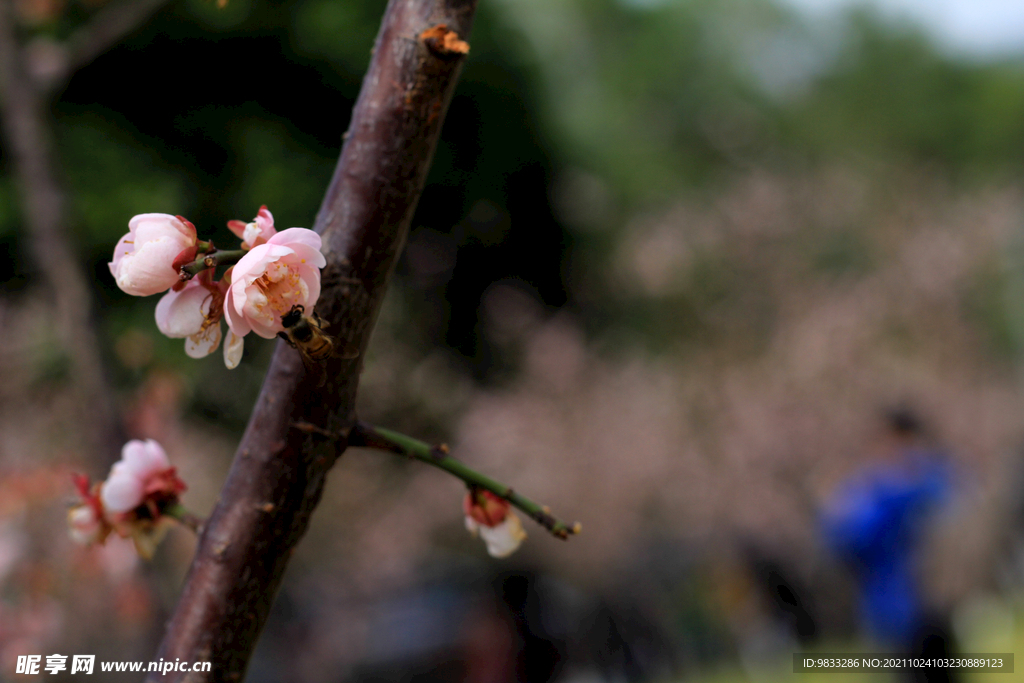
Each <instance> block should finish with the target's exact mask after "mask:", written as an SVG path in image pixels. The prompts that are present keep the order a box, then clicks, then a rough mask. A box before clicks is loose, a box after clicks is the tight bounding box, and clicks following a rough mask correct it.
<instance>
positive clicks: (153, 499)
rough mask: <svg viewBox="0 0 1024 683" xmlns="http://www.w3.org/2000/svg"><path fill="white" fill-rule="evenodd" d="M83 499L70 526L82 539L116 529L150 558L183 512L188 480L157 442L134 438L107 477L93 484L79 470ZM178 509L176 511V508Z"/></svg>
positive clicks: (75, 537)
mask: <svg viewBox="0 0 1024 683" xmlns="http://www.w3.org/2000/svg"><path fill="white" fill-rule="evenodd" d="M74 480H75V486H76V487H77V488H78V492H79V495H80V496H81V497H82V503H81V504H80V505H78V506H76V507H73V508H72V509H71V510H70V511H68V530H69V532H70V534H71V538H72V539H73V540H75V541H76V542H78V543H82V544H86V545H88V544H92V543H103V542H104V541H105V540H106V538H107V536H109V535H110V533H111V532H116V533H117V535H118V536H121V537H122V538H131V539H132V541H133V542H134V543H135V549H136V550H137V551H138V553H139V555H141V556H142V557H144V558H146V559H149V558H151V557H152V556H153V553H154V552H155V551H156V547H157V545H158V544H159V543H160V540H161V539H162V538H163V537H164V534H166V533H167V530H168V528H170V526H171V522H172V517H174V518H180V517H178V516H179V515H180V514H181V512H180V509H181V505H180V503H179V501H178V495H179V494H180V493H181V492H182V491H184V490H185V483H184V482H183V481H181V479H179V478H178V475H177V472H176V470H175V468H173V467H171V464H170V462H169V461H168V460H167V454H166V453H164V449H163V448H161V447H160V444H158V443H157V442H156V441H153V440H152V439H150V440H148V441H138V440H135V441H129V442H128V443H126V444H125V445H124V448H123V449H122V450H121V459H120V460H119V461H117V462H116V463H114V466H113V467H112V468H111V470H110V475H109V476H108V477H107V480H106V481H104V482H101V483H96V484H93V485H91V486H90V484H89V478H88V477H86V476H84V475H75V477H74ZM175 508H177V510H175Z"/></svg>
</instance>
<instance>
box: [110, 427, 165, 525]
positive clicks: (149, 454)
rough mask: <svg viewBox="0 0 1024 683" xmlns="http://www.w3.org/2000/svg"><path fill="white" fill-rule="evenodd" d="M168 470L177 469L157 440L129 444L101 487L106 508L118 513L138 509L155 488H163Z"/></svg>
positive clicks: (125, 446)
mask: <svg viewBox="0 0 1024 683" xmlns="http://www.w3.org/2000/svg"><path fill="white" fill-rule="evenodd" d="M168 470H173V468H172V467H171V463H170V461H169V460H168V459H167V454H166V453H164V449H163V448H161V447H160V444H158V443H157V442H156V441H153V440H152V439H148V440H146V441H139V440H137V439H135V440H132V441H129V442H128V443H126V444H125V445H124V448H123V449H122V450H121V459H120V460H119V461H117V462H116V463H114V466H113V467H112V468H111V470H110V476H108V477H107V480H106V481H105V482H103V486H102V487H101V488H100V501H101V502H102V503H103V507H104V509H106V510H107V512H111V513H114V514H118V513H124V512H128V511H129V510H133V509H135V508H137V507H138V506H139V505H141V504H142V502H143V500H144V499H145V498H146V496H147V494H150V493H152V492H153V489H154V487H158V488H162V480H163V479H165V478H166V475H167V472H168ZM172 477H173V473H172Z"/></svg>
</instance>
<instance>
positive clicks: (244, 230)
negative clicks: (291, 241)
mask: <svg viewBox="0 0 1024 683" xmlns="http://www.w3.org/2000/svg"><path fill="white" fill-rule="evenodd" d="M228 229H229V230H230V231H231V232H233V233H235V235H236V236H237V237H239V238H241V239H242V249H252V248H253V247H255V246H259V245H260V244H266V243H267V242H268V241H269V240H270V238H271V237H273V236H274V235H276V234H277V230H275V229H274V216H273V214H271V213H270V211H269V210H268V209H267V207H266V205H263V206H261V207H260V211H259V213H258V214H256V218H254V219H253V220H252V222H250V223H243V222H242V221H228Z"/></svg>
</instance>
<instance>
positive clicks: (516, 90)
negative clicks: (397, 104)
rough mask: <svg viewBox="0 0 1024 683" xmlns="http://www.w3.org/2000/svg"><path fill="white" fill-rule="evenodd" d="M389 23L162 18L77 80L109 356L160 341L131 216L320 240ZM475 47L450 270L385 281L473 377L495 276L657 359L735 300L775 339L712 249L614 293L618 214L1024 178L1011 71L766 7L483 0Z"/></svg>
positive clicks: (179, 360) (313, 9)
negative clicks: (315, 225)
mask: <svg viewBox="0 0 1024 683" xmlns="http://www.w3.org/2000/svg"><path fill="white" fill-rule="evenodd" d="M384 5H385V2H384V0H372V1H369V0H287V1H285V0H231V2H229V3H228V6H227V8H225V9H223V10H222V9H218V8H217V7H216V6H215V4H214V3H211V2H208V1H207V0H182V1H180V2H173V3H171V4H170V5H169V6H168V7H167V8H166V9H165V10H163V11H162V12H161V13H159V14H158V15H157V16H156V17H155V18H154V19H153V20H152V22H150V23H149V24H147V25H146V26H144V27H142V28H141V29H140V30H139V31H138V32H137V33H136V34H135V35H133V36H131V37H129V38H128V39H127V40H126V41H125V44H124V45H123V46H121V47H119V48H117V49H115V50H112V51H111V52H110V53H108V54H107V55H104V56H103V57H101V58H100V59H99V60H97V62H96V63H94V64H93V65H91V66H90V67H88V68H86V69H85V70H83V71H82V72H80V73H79V74H78V75H76V77H75V80H74V81H72V83H71V86H70V87H69V88H68V90H67V91H66V92H65V93H64V94H63V96H62V98H61V99H60V100H59V101H58V102H56V104H55V110H54V111H55V117H56V124H57V138H58V143H59V144H58V147H57V152H58V154H59V157H60V160H61V163H62V166H63V170H64V175H65V177H66V179H67V181H68V184H69V186H70V188H71V192H72V211H71V221H72V228H73V229H74V238H75V239H76V240H77V242H78V246H79V247H80V249H81V252H82V254H83V256H84V257H85V258H87V259H88V262H89V268H90V270H91V271H92V272H95V273H96V276H97V280H98V288H99V290H100V291H99V296H100V301H101V303H102V321H103V325H104V334H105V335H106V336H107V339H108V341H109V342H110V345H111V346H113V345H114V341H115V338H116V337H117V336H118V335H121V334H124V332H125V331H126V330H128V329H140V330H148V332H147V334H149V333H153V330H152V329H151V323H150V316H151V315H152V306H153V305H155V299H153V300H152V301H150V300H145V301H129V298H128V297H125V296H124V295H122V294H121V293H119V292H117V291H116V290H115V289H113V287H112V283H111V282H110V281H109V278H108V277H106V265H105V262H106V260H107V259H108V258H109V251H110V248H111V246H112V245H113V244H114V242H115V241H116V239H117V238H118V237H119V236H120V235H121V234H122V233H123V232H124V231H125V230H126V224H127V221H128V219H129V218H130V217H131V216H132V215H133V214H136V213H140V212H148V211H166V212H170V213H177V214H182V215H185V216H187V217H189V218H190V219H192V220H193V221H194V222H196V224H197V226H199V228H200V231H201V233H202V234H205V235H214V237H215V239H221V240H227V239H228V233H227V231H226V230H225V229H224V227H223V225H224V221H226V220H228V219H231V218H240V219H249V218H251V217H252V216H253V215H255V212H256V210H257V208H258V207H259V206H260V204H268V205H269V206H270V208H271V210H272V211H274V213H275V215H276V216H277V217H278V224H279V226H281V227H290V226H292V225H305V226H309V225H310V224H311V223H312V221H313V217H314V216H315V213H316V210H317V207H318V205H319V201H320V197H321V194H322V190H323V188H324V186H325V185H326V183H327V181H328V180H329V178H330V175H331V173H332V171H333V166H334V162H335V160H336V158H337V154H338V151H339V150H340V145H341V135H342V133H343V132H344V130H345V128H346V125H347V123H346V122H347V120H348V115H349V113H348V112H349V111H350V108H351V105H352V103H353V100H354V97H355V95H356V93H357V90H358V85H359V80H360V78H361V74H362V72H363V70H364V69H365V67H366V64H367V63H368V60H369V56H370V48H371V46H372V43H373V37H374V35H375V33H376V30H377V26H378V22H379V18H380V16H381V14H382V12H383V9H384ZM76 17H77V15H74V16H71V17H70V18H69V19H66V20H65V23H67V22H71V23H74V21H77V19H76ZM66 29H67V27H66V26H64V25H63V24H61V27H60V28H59V30H56V29H54V28H53V27H52V26H50V27H45V28H43V29H39V30H40V31H48V32H51V33H53V32H56V33H57V34H63V33H66ZM470 42H471V44H472V52H471V54H470V58H469V60H468V62H467V65H466V68H465V71H464V76H463V80H462V83H461V85H460V90H459V92H458V94H457V96H456V100H455V102H454V103H453V106H452V109H451V112H450V115H449V119H448V125H447V126H446V128H445V131H444V139H443V140H442V142H441V145H440V147H439V149H438V153H437V156H436V160H435V164H434V168H433V170H432V172H431V176H430V185H429V187H428V188H427V190H426V191H425V193H424V196H423V202H422V205H421V210H420V212H419V213H418V215H417V217H416V220H415V222H414V228H413V234H412V236H411V240H412V241H416V240H417V239H419V236H420V235H426V236H427V237H429V238H430V240H434V242H431V243H430V244H431V245H434V246H431V247H430V248H431V249H434V248H435V247H437V245H438V244H439V245H441V246H440V247H437V248H438V249H441V250H442V251H443V250H444V249H447V248H448V246H446V245H451V247H452V248H453V249H457V250H458V254H459V259H458V261H457V262H455V263H454V264H449V265H445V264H444V263H442V264H441V266H438V267H439V268H442V269H441V270H439V271H438V272H440V273H441V275H440V276H438V277H434V276H431V277H428V278H424V277H423V276H422V274H420V273H418V272H417V271H416V270H415V267H414V266H415V264H411V263H409V262H403V265H402V266H401V267H400V269H399V283H398V286H400V287H402V288H404V289H405V290H406V295H405V300H407V301H409V302H417V303H416V305H415V306H411V307H412V308H415V309H416V313H414V314H413V315H412V319H411V320H409V321H407V322H406V323H405V324H404V325H403V326H402V327H403V332H402V334H404V335H406V336H407V337H409V338H410V339H414V340H417V345H418V346H419V347H421V348H423V349H424V353H426V352H427V351H428V350H429V349H430V348H432V347H437V346H441V347H445V348H454V349H456V350H457V351H459V352H460V353H461V355H462V356H463V357H464V358H466V359H468V362H470V363H471V364H475V366H474V367H475V374H476V376H477V377H478V378H482V379H486V377H487V374H488V372H489V368H497V367H500V366H501V361H500V359H499V358H496V356H495V354H497V353H498V352H497V351H495V350H494V349H493V348H490V349H489V348H488V345H487V341H486V338H485V337H486V335H485V333H484V332H483V331H482V329H481V324H480V321H479V316H478V308H479V306H480V303H479V302H480V300H481V297H482V295H483V292H484V291H485V290H486V289H487V288H488V287H489V286H490V285H491V284H492V283H494V282H498V281H515V282H518V283H521V284H522V285H523V286H525V287H526V288H528V289H530V290H531V291H532V292H534V294H535V295H536V297H537V298H538V299H540V300H541V301H542V302H543V303H544V304H547V305H548V306H550V307H561V306H566V305H568V306H569V307H571V308H572V309H573V310H574V311H575V312H576V313H577V315H579V316H580V318H581V319H582V320H583V322H584V323H585V325H586V326H587V327H588V329H590V330H592V331H608V330H617V331H618V332H619V333H621V332H622V331H623V330H626V331H629V332H630V333H631V334H636V335H639V336H640V337H641V338H646V339H648V340H651V341H653V342H654V343H653V345H654V346H655V347H669V346H671V343H672V340H677V339H682V340H686V339H690V340H693V339H696V340H698V341H701V340H703V341H704V342H706V341H710V340H712V339H713V338H714V334H713V332H714V330H715V329H720V325H719V324H718V323H717V322H714V321H715V320H719V318H720V316H719V313H720V310H721V309H722V307H723V306H724V305H726V304H728V302H731V301H740V302H741V304H742V306H743V307H744V310H745V311H747V310H753V311H754V314H753V315H752V316H746V317H744V316H741V317H739V318H736V319H737V320H741V319H742V321H743V324H745V325H747V326H748V327H751V329H754V330H755V331H756V330H758V329H761V330H763V329H764V328H765V326H767V325H769V324H770V318H771V315H772V313H771V311H770V310H767V309H764V308H763V307H759V306H760V305H759V304H758V303H757V301H754V302H753V303H751V302H750V298H751V296H754V298H755V299H756V296H755V295H752V294H750V291H751V278H752V277H755V276H754V275H753V274H751V273H746V272H740V271H737V270H736V267H735V266H734V265H732V264H729V263H723V262H721V260H718V261H716V260H715V259H716V258H717V257H715V256H714V255H710V256H709V257H708V260H707V261H706V262H705V261H703V260H702V261H700V263H699V264H698V265H699V267H696V268H694V269H692V271H691V272H690V273H689V274H687V275H686V277H685V278H684V279H685V280H686V281H685V282H680V283H676V284H677V286H675V287H673V288H672V293H671V294H670V295H665V296H663V297H659V296H649V295H640V294H624V293H622V292H619V291H617V289H616V283H615V282H614V281H613V279H612V278H608V277H606V276H605V275H604V274H605V273H607V272H608V271H609V270H610V269H611V268H612V265H613V262H614V259H615V258H616V253H617V251H618V250H619V249H620V247H621V243H622V240H623V238H624V235H625V234H626V232H627V229H628V228H627V226H628V220H627V219H628V218H629V217H630V216H634V215H636V214H637V213H638V212H641V211H645V210H651V209H657V208H658V207H664V206H666V205H669V204H671V203H673V202H674V201H676V200H677V198H678V197H679V196H680V195H681V194H683V193H688V194H689V195H690V196H695V195H698V194H699V193H701V192H710V191H713V190H714V188H715V187H717V186H719V185H721V184H722V183H723V182H725V181H727V180H728V179H729V178H731V177H733V176H735V175H737V174H739V173H743V172H747V171H748V170H749V169H751V168H755V167H757V168H766V169H783V170H785V169H794V168H795V169H799V168H803V167H810V166H813V165H814V164H818V163H822V162H825V161H828V160H837V159H838V160H841V161H843V162H844V163H850V164H857V163H872V164H875V165H876V167H881V168H885V167H886V164H889V165H896V166H899V165H907V164H910V165H927V167H928V168H930V169H933V170H935V171H937V172H938V173H940V174H946V175H948V176H949V177H951V178H957V179H962V180H966V181H969V182H974V181H977V180H979V179H985V178H993V177H1005V176H1009V175H1014V174H1019V173H1020V172H1021V170H1022V169H1021V162H1022V161H1024V158H1022V150H1024V63H1022V62H1019V61H1006V62H1003V63H968V62H963V61H956V60H954V59H952V58H949V57H946V56H943V54H942V53H941V52H940V51H938V50H937V49H936V48H935V46H933V45H932V44H931V43H930V42H929V41H928V40H927V39H926V38H925V37H924V36H923V35H922V34H919V33H915V32H914V31H912V30H910V29H907V28H906V27H901V28H894V27H892V26H888V25H885V24H883V23H881V22H880V21H879V20H878V19H876V18H874V17H873V16H872V15H870V14H867V13H863V12H862V13H855V14H852V15H850V16H849V17H847V19H846V20H845V21H844V22H843V23H842V25H841V26H830V27H816V26H812V25H808V24H806V23H805V22H804V20H802V19H801V18H800V17H799V16H797V15H795V14H793V13H791V12H790V11H788V10H784V9H781V8H779V7H777V6H775V5H774V4H772V3H771V2H768V1H767V0H678V1H675V2H658V3H636V2H622V1H619V0H560V1H557V2H552V1H551V0H496V1H495V2H484V3H481V5H480V10H479V16H478V19H477V22H476V26H475V27H474V32H473V35H472V36H471V37H470ZM100 83H105V84H106V85H104V86H103V87H100V85H98V84H100ZM145 97H153V98H156V99H154V100H153V101H156V102H159V104H158V105H151V104H147V105H145V106H143V105H141V104H140V101H142V100H143V99H144V98H145ZM9 166H10V165H9V162H8V163H6V165H5V166H4V172H5V174H9V173H10V167H9ZM549 199H550V200H551V201H550V203H549V202H548V200H549ZM14 203H15V202H14V193H13V191H12V189H11V183H10V181H9V179H8V178H7V176H5V177H4V178H2V179H0V263H6V264H8V267H6V268H4V271H3V272H4V279H5V282H4V285H3V287H4V291H7V292H12V291H15V290H18V289H21V288H23V287H24V286H25V285H26V284H27V283H28V282H29V281H30V278H31V274H32V270H31V266H30V264H29V261H28V259H27V256H26V249H25V247H24V236H23V235H22V234H21V229H20V227H19V223H20V219H19V217H18V213H17V211H16V210H15V208H14V206H13V205H14ZM474 212H477V213H474ZM481 212H482V213H481ZM485 214H486V216H485ZM481 216H484V218H480V217H481ZM488 216H489V218H488ZM424 231H426V232H424ZM438 236H440V237H438ZM437 240H441V241H440V242H438V241H437ZM445 240H447V241H445ZM812 242H813V243H814V244H816V245H817V246H813V247H809V248H808V259H809V263H810V264H811V266H812V268H815V269H817V270H818V271H820V272H821V273H824V274H826V275H830V276H835V277H841V276H842V275H843V274H844V273H850V272H861V271H864V270H866V269H870V267H871V264H872V255H871V253H870V250H869V249H868V248H867V247H866V245H865V242H864V241H863V240H862V239H861V238H860V237H859V235H858V232H857V226H850V227H849V228H848V229H844V230H843V231H840V232H836V233H830V234H829V235H828V236H822V237H821V239H820V240H812ZM428 251H429V250H428ZM431 253H433V252H431ZM474 264H475V265H474ZM444 268H447V270H444ZM755 279H756V277H755ZM723 302H725V303H723ZM751 306H752V307H753V308H751ZM976 308H977V307H976ZM989 308H991V307H989ZM977 310H989V309H986V308H985V306H984V305H982V306H980V308H977ZM716 316H719V317H718V318H716ZM989 317H991V316H989ZM709 321H712V322H711V323H709ZM716 325H717V327H716ZM708 335H710V336H708ZM154 336H158V335H154ZM753 336H754V337H755V338H756V337H757V336H758V335H757V334H756V333H755V334H754V335H753ZM178 346H179V343H178V342H174V343H166V340H161V341H160V342H159V343H157V344H156V346H155V349H156V352H155V353H154V356H153V358H154V361H153V362H154V363H163V364H173V365H174V366H176V367H180V368H182V369H185V370H187V371H189V372H191V373H193V375H194V376H198V375H200V374H204V373H208V372H220V370H217V371H213V370H211V368H213V367H214V366H216V367H217V368H220V359H219V358H218V357H212V358H210V359H208V360H206V361H204V362H202V363H194V362H191V361H188V359H186V358H185V357H184V355H183V354H182V353H181V352H180V348H178ZM256 346H259V342H258V340H253V343H252V344H251V345H250V349H251V348H252V347H256ZM165 347H167V348H171V349H173V350H172V351H170V352H165ZM261 355H262V356H265V354H261ZM247 362H249V361H247ZM131 375H132V373H128V377H126V378H125V379H126V380H127V381H131V380H130V376H131ZM258 376H259V373H258V372H255V373H253V377H254V379H253V380H252V381H253V384H252V385H251V386H247V391H251V392H252V393H255V388H256V383H257V382H258ZM245 409H246V408H245V407H241V408H240V410H243V411H244V410H245Z"/></svg>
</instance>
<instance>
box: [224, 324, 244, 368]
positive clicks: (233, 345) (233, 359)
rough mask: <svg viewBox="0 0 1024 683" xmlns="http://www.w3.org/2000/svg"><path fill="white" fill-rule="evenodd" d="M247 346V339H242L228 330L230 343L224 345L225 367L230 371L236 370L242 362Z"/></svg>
mask: <svg viewBox="0 0 1024 683" xmlns="http://www.w3.org/2000/svg"><path fill="white" fill-rule="evenodd" d="M244 344H245V337H240V336H238V335H237V334H235V333H234V332H232V331H230V330H228V341H227V343H225V344H224V365H226V366H227V368H228V370H234V369H235V368H237V367H238V363H239V362H240V361H241V360H242V349H243V346H244Z"/></svg>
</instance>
